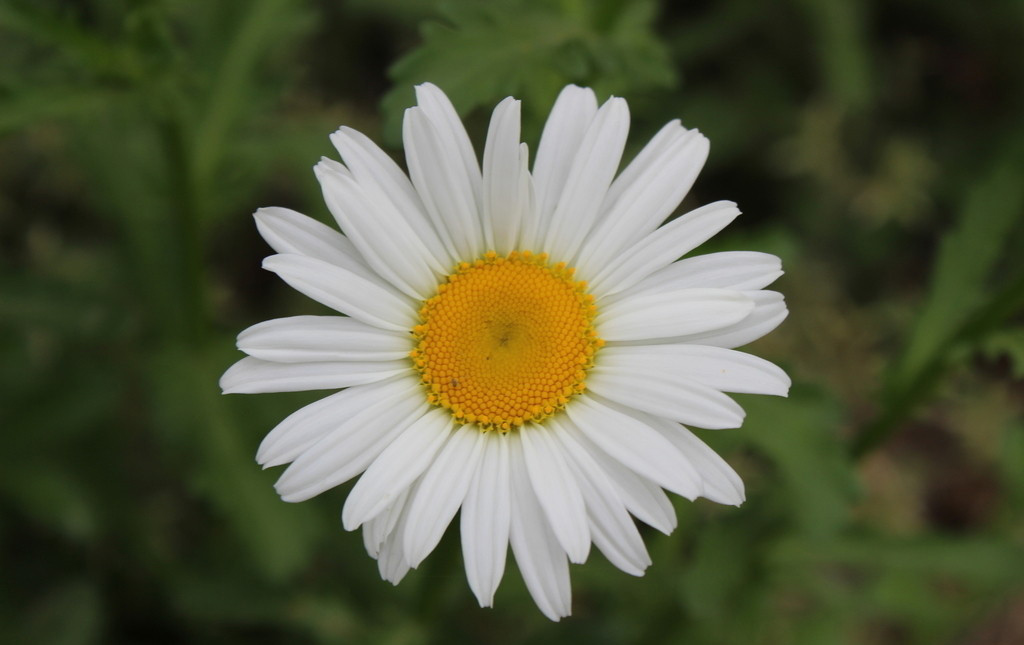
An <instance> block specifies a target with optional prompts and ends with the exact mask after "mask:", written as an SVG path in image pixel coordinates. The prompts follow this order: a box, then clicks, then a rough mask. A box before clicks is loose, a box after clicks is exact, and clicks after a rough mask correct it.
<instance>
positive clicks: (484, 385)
mask: <svg viewBox="0 0 1024 645" xmlns="http://www.w3.org/2000/svg"><path fill="white" fill-rule="evenodd" d="M574 272H575V269H573V268H571V267H566V265H565V263H558V264H556V265H554V266H549V265H548V263H547V255H546V254H543V253H540V254H534V253H531V252H530V251H522V252H516V251H513V252H512V253H509V254H508V255H507V256H500V255H498V254H496V253H494V252H493V251H489V252H487V253H486V254H484V256H483V257H481V258H479V259H477V260H475V261H474V262H461V263H459V264H458V266H457V267H456V269H455V271H454V272H453V273H452V274H451V275H449V276H448V278H447V280H446V281H445V282H444V283H442V284H441V285H440V286H439V287H438V290H437V295H435V296H434V297H432V298H430V299H429V300H427V301H426V302H424V303H423V306H422V308H421V309H420V312H419V313H420V320H419V324H417V325H416V326H414V327H413V328H412V333H413V335H414V336H415V338H416V339H417V344H416V349H414V350H413V351H412V352H411V353H410V357H411V359H412V362H413V365H414V366H415V367H416V369H417V370H419V372H420V374H421V377H422V381H423V384H424V387H425V389H426V397H427V401H429V402H430V403H431V404H433V405H438V406H440V407H443V408H445V409H447V410H448V411H449V412H451V414H452V416H454V417H455V419H456V420H457V421H458V422H460V423H476V424H477V425H478V426H479V427H480V428H481V430H484V431H489V430H498V431H500V432H508V431H510V430H513V429H515V428H518V427H520V426H522V425H523V424H524V423H526V422H528V421H542V420H543V419H545V418H547V417H549V416H551V415H552V414H554V413H555V412H557V411H559V410H561V409H562V408H564V407H565V405H566V404H567V403H568V402H569V399H570V397H572V396H574V395H576V394H579V393H581V392H583V391H584V390H585V389H586V384H585V381H584V379H585V377H586V372H587V370H588V369H589V368H590V367H592V366H593V364H594V354H595V353H596V352H597V350H598V349H599V348H600V347H601V346H603V345H604V341H602V340H601V339H600V338H598V337H597V331H596V330H595V329H594V316H595V315H596V312H597V308H596V306H595V305H594V297H593V296H592V295H590V294H588V293H586V289H587V283H586V282H582V281H575V280H573V279H572V278H573V274H574Z"/></svg>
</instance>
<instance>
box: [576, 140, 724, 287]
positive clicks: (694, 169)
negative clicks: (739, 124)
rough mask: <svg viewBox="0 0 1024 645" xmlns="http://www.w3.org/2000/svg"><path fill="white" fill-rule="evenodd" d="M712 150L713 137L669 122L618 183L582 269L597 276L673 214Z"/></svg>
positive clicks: (584, 252) (585, 251)
mask: <svg viewBox="0 0 1024 645" xmlns="http://www.w3.org/2000/svg"><path fill="white" fill-rule="evenodd" d="M707 154H708V140H707V139H706V138H704V136H702V135H701V134H700V133H699V132H697V131H696V130H686V129H685V128H683V127H682V126H681V125H680V124H679V122H678V121H673V122H672V123H669V124H668V125H666V126H665V127H664V128H662V130H661V131H660V132H659V133H658V134H657V135H656V136H655V137H654V139H652V140H651V142H650V143H649V144H648V145H647V146H646V147H645V148H644V149H643V150H641V151H640V154H638V155H637V157H636V159H634V160H633V162H632V163H631V164H629V166H627V167H626V170H624V171H623V172H622V174H621V175H619V177H618V178H616V180H615V181H614V182H613V183H612V186H611V188H610V189H609V190H608V194H607V195H606V197H605V204H606V205H609V204H610V206H605V211H606V212H604V213H602V215H601V219H600V222H599V223H598V225H597V227H596V228H595V230H594V232H593V234H592V235H591V237H590V238H588V239H587V242H586V244H585V245H584V248H583V250H582V251H581V252H580V257H579V259H578V260H577V262H576V267H577V268H578V269H579V270H580V271H581V272H582V273H583V274H585V275H594V274H596V273H597V272H598V271H599V270H600V269H601V268H603V267H604V266H606V265H607V264H609V263H610V262H612V261H613V260H614V259H615V258H616V257H617V256H618V255H619V254H621V253H622V251H623V250H624V249H626V248H627V247H629V246H631V245H633V244H635V243H636V242H638V241H639V240H641V239H642V238H643V237H644V236H645V235H647V234H648V233H650V232H651V231H653V230H654V229H656V228H657V227H658V225H659V224H661V223H662V222H663V221H665V219H666V218H668V216H669V215H671V214H672V213H673V212H674V211H675V209H676V208H678V206H679V203H680V202H681V201H682V200H683V197H685V196H686V193H687V192H688V191H689V190H690V187H691V186H692V185H693V182H694V180H695V179H696V178H697V174H698V173H699V172H700V169H701V168H702V167H703V165H704V161H705V160H706V159H707Z"/></svg>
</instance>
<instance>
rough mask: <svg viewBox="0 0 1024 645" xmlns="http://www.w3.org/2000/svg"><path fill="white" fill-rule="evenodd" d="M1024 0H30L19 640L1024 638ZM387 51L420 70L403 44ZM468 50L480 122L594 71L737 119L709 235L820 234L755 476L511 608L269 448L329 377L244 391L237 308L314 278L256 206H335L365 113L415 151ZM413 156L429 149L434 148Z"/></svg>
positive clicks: (781, 352)
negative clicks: (289, 494) (336, 158)
mask: <svg viewBox="0 0 1024 645" xmlns="http://www.w3.org/2000/svg"><path fill="white" fill-rule="evenodd" d="M1022 36H1024V5H1021V4H1020V3H1019V2H1013V1H1010V0H1006V1H998V0H986V1H985V2H981V3H930V2H924V1H922V0H897V1H895V2H881V1H880V0H873V1H866V2H856V1H854V0H789V1H786V2H780V3H770V4H766V3H758V2H754V1H752V0H732V1H729V2H722V3H711V2H697V3H675V2H662V3H657V2H653V1H651V0H640V1H629V0H557V1H554V2H542V1H540V0H496V1H494V2H486V3H484V2H476V1H472V0H451V1H449V2H423V1H417V0H386V1H374V0H350V1H349V2H329V1H327V0H320V1H318V2H314V1H312V0H310V1H307V2H295V1H292V2H287V1H285V0H245V1H243V0H222V1H219V2H211V3H201V2H187V1H185V0H92V1H90V2H70V1H59V0H0V60H2V61H3V65H0V332H2V333H0V357H2V360H0V428H2V430H3V436H4V439H5V445H4V450H3V451H2V453H0V511H2V516H0V554H2V556H0V557H2V558H3V559H2V561H0V566H2V571H3V575H2V577H0V642H5V643H68V644H73V643H121V642H124V643H142V642H145V643H163V642H167V643H170V642H187V643H203V642H210V643H233V642H245V643H253V642H266V643H271V642H289V643H292V642H316V643H331V642H357V643H442V642H450V641H452V640H467V641H471V642H472V641H481V642H498V643H517V642H532V643H547V642H552V643H554V642H567V641H570V640H571V641H573V642H588V643H625V642H656V643H663V642H689V643H734V642H753V643H797V644H799V643H807V644H814V645H819V644H825V643H883V644H884V643H922V644H925V643H927V644H932V643H1007V644H1008V643H1017V642H1024V621H1022V619H1021V616H1024V518H1022V515H1021V508H1022V504H1024V422H1022V420H1021V418H1022V414H1021V412H1022V407H1024V404H1022V400H1024V396H1022V394H1024V381H1022V375H1024V315H1022V310H1024V261H1022V259H1021V254H1020V249H1021V248H1024V225H1022V222H1024V218H1022V217H1021V215H1022V213H1024V181H1022V177H1024V122H1022V121H1021V118H1020V115H1021V114H1024V65H1022V64H1021V60H1022V57H1021V48H1020V43H1021V38H1022ZM389 70H390V73H389ZM423 80H431V81H433V82H435V83H437V84H439V85H440V86H442V87H443V88H444V89H445V90H447V91H448V92H449V93H450V94H451V96H452V97H453V99H454V101H455V103H456V105H457V107H458V108H459V109H460V110H461V111H463V112H464V113H465V116H466V117H467V120H468V123H469V127H470V131H471V134H472V136H474V138H475V139H476V140H477V142H478V143H479V142H481V141H482V139H483V134H484V132H485V124H486V119H487V116H488V110H489V106H490V105H492V104H494V103H495V102H496V101H497V100H499V99H501V98H502V97H504V96H506V95H509V94H515V95H516V96H518V97H520V98H523V99H524V133H525V134H526V136H527V139H528V140H529V141H531V144H533V143H534V142H535V137H536V135H537V133H538V132H539V129H540V126H541V125H542V123H543V117H544V115H545V114H546V112H547V110H548V109H549V107H550V103H551V101H552V99H553V97H554V96H555V94H556V93H557V91H558V89H559V88H560V87H561V86H562V85H563V84H564V83H567V82H573V83H578V84H585V85H591V86H593V87H595V88H596V89H597V90H598V92H599V93H600V94H601V95H603V96H606V95H608V94H611V93H614V94H618V95H622V96H625V97H627V98H628V99H629V101H630V108H631V111H632V115H633V134H632V136H631V143H630V145H631V153H632V152H635V151H636V150H637V149H638V148H639V146H641V145H642V144H643V142H644V141H645V138H646V137H648V136H649V135H650V134H651V133H653V132H654V131H655V130H656V129H657V128H658V127H659V126H660V125H661V124H663V123H664V122H665V121H668V120H669V119H672V118H676V117H681V118H682V119H683V121H684V123H685V124H687V125H688V126H690V127H699V128H700V129H701V130H702V131H704V132H705V133H706V134H707V135H708V136H709V137H710V139H711V141H712V145H713V150H712V156H711V160H710V161H709V164H708V167H707V168H706V169H705V173H704V174H703V175H702V177H701V178H700V180H699V181H698V183H697V186H696V187H695V189H694V191H693V192H694V194H693V195H692V196H691V197H690V198H688V200H687V204H686V206H689V205H694V204H698V203H702V202H707V201H712V200H715V199H733V200H736V201H738V202H739V204H740V205H741V207H743V208H744V209H745V211H746V213H747V214H746V215H745V216H744V217H743V218H741V220H742V221H740V222H737V224H735V225H734V226H733V227H732V228H731V229H730V230H728V231H727V232H726V233H724V234H723V235H721V236H719V238H718V239H716V240H713V241H712V242H711V243H709V244H708V245H706V246H707V247H708V250H711V249H714V250H718V249H735V248H750V249H759V250H765V251H770V252H774V253H777V254H779V255H780V256H782V257H783V260H784V266H785V268H786V270H787V276H785V277H784V278H783V279H782V280H781V281H780V283H779V288H780V289H781V290H782V291H783V292H785V293H786V295H787V299H788V301H789V303H790V308H791V311H792V314H791V316H790V319H789V320H788V321H787V322H786V323H785V324H784V325H783V326H782V328H780V329H779V330H778V331H777V332H775V333H774V334H773V335H772V336H769V337H768V338H766V339H765V340H763V341H759V342H758V344H757V346H756V347H754V348H753V351H755V352H756V353H759V354H761V355H764V356H767V357H768V358H770V359H772V360H774V361H776V362H778V363H780V364H781V365H783V366H785V367H786V368H787V370H788V371H789V372H790V373H791V374H792V375H793V376H794V382H795V385H794V389H793V393H792V396H791V397H790V398H789V399H786V400H771V399H770V400H766V399H758V398H756V397H742V403H743V404H744V406H745V407H746V408H747V410H748V417H747V423H746V425H745V426H744V427H743V428H742V429H741V430H738V431H730V432H721V433H719V432H704V433H703V434H702V436H703V437H704V438H706V439H707V441H709V442H710V443H712V445H713V446H714V447H715V448H716V449H718V450H720V451H722V453H723V454H724V455H725V456H726V457H727V458H728V459H729V461H730V462H731V463H733V464H734V465H735V466H736V468H737V470H738V471H739V472H740V473H741V474H742V475H743V476H744V479H745V480H746V482H747V490H748V496H749V500H748V502H747V503H746V504H745V505H744V506H743V507H742V508H741V509H733V508H719V507H716V506H714V505H713V504H710V503H707V502H703V501H701V502H697V503H695V504H690V503H686V502H680V503H678V504H677V510H678V512H679V516H680V528H679V529H678V530H677V531H676V532H675V533H674V534H673V535H672V536H669V537H665V536H661V535H659V534H655V533H653V532H650V531H646V530H645V535H646V536H647V538H648V544H649V547H650V550H651V554H652V557H653V560H654V565H653V566H652V567H651V568H650V569H649V570H648V573H647V575H646V576H645V577H644V578H640V579H633V578H630V577H628V576H625V575H624V574H621V573H619V572H617V571H615V570H614V569H613V567H611V566H610V565H609V564H608V563H607V562H605V561H603V560H602V559H601V558H600V556H597V555H595V556H594V558H593V561H592V562H590V563H588V564H587V565H584V566H578V567H573V582H574V617H573V618H571V619H568V620H566V621H564V622H563V623H561V624H558V625H556V624H551V623H548V622H547V621H546V619H544V618H543V617H542V616H541V615H540V614H539V612H537V611H536V610H535V609H534V608H533V606H532V603H531V601H530V599H529V597H528V595H527V593H526V591H525V588H524V587H523V585H522V583H521V582H520V581H519V580H518V577H517V575H516V573H515V572H514V567H510V571H509V572H508V573H507V575H506V580H505V582H504V584H503V586H502V588H501V589H500V590H499V592H498V596H497V607H496V608H495V609H493V610H480V609H477V608H476V607H475V603H474V601H473V599H472V596H471V594H470V593H469V591H468V589H467V588H466V585H465V582H464V579H463V578H464V577H463V573H462V569H461V561H460V556H459V552H458V544H457V540H456V539H454V538H456V537H457V536H452V535H449V536H447V537H446V539H445V540H444V541H443V542H442V545H441V547H440V548H439V550H438V552H437V553H436V554H435V555H434V556H432V557H431V558H430V559H428V561H427V562H426V563H425V564H424V565H423V567H422V568H421V570H419V571H415V572H412V573H411V574H410V575H409V577H408V578H407V579H406V580H405V581H404V582H403V583H402V584H401V585H400V586H399V587H398V588H396V589H392V588H391V587H390V585H388V584H386V583H384V582H382V581H380V579H379V577H378V575H377V572H376V565H375V563H374V562H373V561H372V560H370V559H369V558H368V557H367V556H366V555H365V553H364V552H363V548H362V544H361V539H360V537H359V536H358V535H356V534H348V533H345V532H344V531H342V530H341V527H340V522H339V520H338V514H339V510H340V506H341V503H342V500H343V499H344V496H345V494H346V492H347V491H346V489H341V490H336V491H332V492H330V493H327V494H325V495H323V496H321V497H320V498H319V499H317V500H313V501H311V502H307V503H304V504H301V505H289V504H285V503H283V502H280V501H279V500H278V499H277V498H276V496H275V495H274V492H273V488H272V485H271V484H272V482H273V480H274V477H275V474H274V473H272V472H271V473H267V472H261V471H259V470H258V468H257V467H256V465H255V464H254V463H253V462H252V455H253V454H254V452H255V449H256V446H257V445H258V442H259V440H260V438H261V436H262V435H263V433H265V432H266V431H267V430H269V429H270V428H271V427H272V426H273V425H274V423H276V421H277V420H279V419H280V418H282V417H283V416H285V415H286V414H287V413H288V412H289V411H291V410H293V409H295V408H296V407H297V406H298V405H301V404H303V403H305V402H307V401H310V400H313V399H314V398H316V395H315V394H302V395H297V394H296V395H292V394H281V395H266V396H261V397H221V396H220V394H219V392H218V390H217V386H216V381H217V378H218V376H219V374H220V373H221V372H222V371H223V369H224V368H225V367H226V366H228V365H229V364H230V363H231V362H232V361H233V360H234V359H235V358H236V353H235V352H234V351H233V348H232V345H233V340H232V339H233V336H234V334H235V333H237V331H239V330H240V329H242V328H243V327H245V326H247V325H249V324H251V323H254V322H256V321H259V320H262V319H266V318H271V317H279V316H284V315H289V314H297V313H310V312H314V311H316V310H317V306H316V305H314V304H313V303H311V302H309V301H307V300H305V299H304V298H302V297H301V296H298V295H297V294H294V293H292V292H290V291H289V290H288V289H287V288H286V287H285V286H284V285H282V284H279V283H277V282H275V281H274V280H273V279H272V278H271V277H270V276H267V275H263V274H262V273H260V272H259V271H258V270H257V268H258V266H259V264H258V263H259V260H260V258H261V257H262V256H263V255H264V254H266V253H267V252H268V251H267V249H266V247H265V246H263V244H262V242H261V241H260V240H259V239H258V236H257V235H256V231H255V227H254V226H253V225H252V221H251V219H250V218H249V217H248V213H250V212H252V211H253V210H254V209H255V208H257V207H259V206H266V205H281V206H289V207H294V208H297V209H300V210H303V211H305V212H307V213H310V214H312V215H314V216H317V217H320V218H321V219H324V220H325V221H327V219H328V218H327V213H326V209H325V208H324V207H323V206H322V204H321V200H320V198H319V194H318V193H319V190H318V187H317V185H316V182H315V181H314V180H313V177H312V173H310V172H309V166H310V165H312V163H314V162H315V160H316V159H317V157H318V156H319V155H321V154H327V155H330V154H332V153H331V150H330V146H329V143H328V142H327V138H326V134H327V133H329V132H330V131H331V130H333V129H334V128H335V127H337V126H338V125H339V124H342V123H344V124H348V125H352V126H354V127H357V128H359V129H361V130H363V131H365V132H367V133H369V134H371V136H374V137H375V138H377V139H378V140H382V141H386V142H389V143H390V144H391V145H392V147H393V150H394V151H395V152H396V154H399V155H400V152H399V150H398V149H397V146H396V144H397V133H398V131H399V130H398V124H399V123H400V119H401V114H402V110H403V109H404V108H405V107H406V106H407V105H409V104H410V103H411V102H412V88H411V85H412V84H413V83H416V82H420V81H423ZM399 158H400V156H399Z"/></svg>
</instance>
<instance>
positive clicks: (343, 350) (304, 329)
mask: <svg viewBox="0 0 1024 645" xmlns="http://www.w3.org/2000/svg"><path fill="white" fill-rule="evenodd" d="M412 348H413V343H412V341H411V337H410V336H409V334H408V333H404V334H403V333H401V332H391V331H384V330H383V329H378V328H376V327H371V326H369V325H367V324H365V323H361V322H359V321H358V320H356V319H355V318H343V317H341V316H292V317H291V318H277V319H275V320H267V321H265V322H261V323H258V324H256V325H253V326H252V327H249V328H248V329H246V330H245V331H243V332H242V333H240V334H239V335H238V349H240V350H242V351H243V352H245V353H246V354H248V355H250V356H252V357H254V358H259V359H262V360H265V361H276V362H279V363H306V362H320V361H395V360H401V359H403V358H405V357H406V356H408V355H409V352H410V351H411V350H412Z"/></svg>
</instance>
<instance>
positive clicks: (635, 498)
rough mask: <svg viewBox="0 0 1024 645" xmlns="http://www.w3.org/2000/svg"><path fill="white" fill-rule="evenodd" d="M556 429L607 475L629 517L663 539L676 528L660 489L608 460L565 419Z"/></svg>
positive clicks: (561, 420)
mask: <svg viewBox="0 0 1024 645" xmlns="http://www.w3.org/2000/svg"><path fill="white" fill-rule="evenodd" d="M549 423H550V422H549ZM558 425H559V427H560V428H561V429H562V431H563V432H564V433H566V434H567V435H569V436H571V437H572V438H573V440H575V441H576V443H577V444H578V445H580V446H582V447H583V448H584V449H586V451H587V454H588V455H589V456H590V457H591V459H593V460H594V461H595V462H596V463H597V464H598V465H599V466H600V467H601V470H602V471H604V473H605V474H606V475H608V479H609V480H610V481H611V482H612V484H614V485H615V489H616V491H617V492H618V494H619V496H620V497H621V498H622V501H623V502H624V503H625V505H626V509H627V510H628V511H629V512H630V513H632V514H633V515H635V516H636V517H637V518H638V519H639V520H640V521H642V522H644V523H645V524H647V525H648V526H652V527H654V528H656V529H657V530H659V531H661V532H662V533H664V534H666V535H668V534H669V533H671V532H672V531H673V530H674V529H675V528H676V511H675V509H674V508H673V507H672V502H671V501H669V499H668V496H667V495H666V494H665V491H663V490H661V487H660V486H658V485H657V484H655V483H654V482H652V481H651V480H650V479H648V478H647V477H643V476H641V475H639V474H637V473H636V472H634V471H633V470H631V469H629V468H627V467H626V466H623V465H622V464H621V463H620V462H619V461H618V460H616V459H613V458H612V457H610V456H609V455H608V454H607V453H606V452H605V451H604V450H601V449H600V448H598V447H597V446H596V445H594V443H593V442H592V441H591V440H590V439H587V437H586V435H584V434H583V432H582V431H581V430H580V429H579V428H577V427H576V424H574V423H573V422H572V420H571V419H569V418H568V417H564V416H563V417H560V418H559V420H558Z"/></svg>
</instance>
